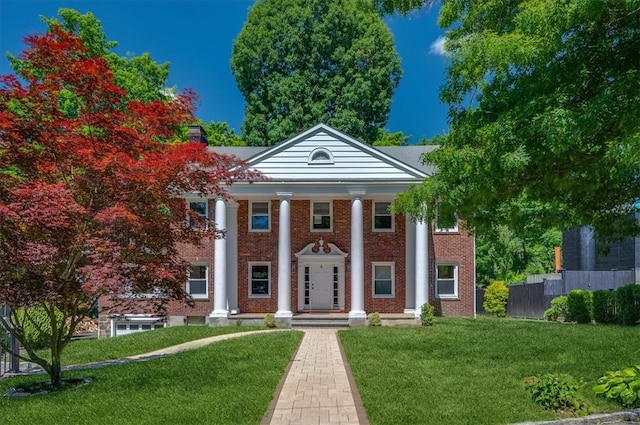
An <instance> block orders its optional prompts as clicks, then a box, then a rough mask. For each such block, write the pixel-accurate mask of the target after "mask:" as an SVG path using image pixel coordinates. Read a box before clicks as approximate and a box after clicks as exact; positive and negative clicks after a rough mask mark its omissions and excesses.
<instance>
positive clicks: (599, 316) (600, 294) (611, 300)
mask: <svg viewBox="0 0 640 425" xmlns="http://www.w3.org/2000/svg"><path fill="white" fill-rule="evenodd" d="M593 320H595V322H596V323H608V324H611V323H616V321H617V317H616V293H615V292H614V291H608V290H606V289H600V290H598V291H593Z"/></svg>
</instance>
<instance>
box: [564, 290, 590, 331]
mask: <svg viewBox="0 0 640 425" xmlns="http://www.w3.org/2000/svg"><path fill="white" fill-rule="evenodd" d="M567 306H568V309H569V317H570V318H571V320H573V321H576V322H578V323H591V321H592V320H593V294H592V293H591V291H586V290H584V289H574V290H573V291H571V292H569V295H567Z"/></svg>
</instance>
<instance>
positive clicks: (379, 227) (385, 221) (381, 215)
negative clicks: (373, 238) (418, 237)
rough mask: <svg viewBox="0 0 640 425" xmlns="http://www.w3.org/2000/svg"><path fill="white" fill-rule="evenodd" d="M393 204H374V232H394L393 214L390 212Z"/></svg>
mask: <svg viewBox="0 0 640 425" xmlns="http://www.w3.org/2000/svg"><path fill="white" fill-rule="evenodd" d="M390 208H391V202H377V201H374V202H373V231H374V232H390V231H393V214H392V213H391V211H390Z"/></svg>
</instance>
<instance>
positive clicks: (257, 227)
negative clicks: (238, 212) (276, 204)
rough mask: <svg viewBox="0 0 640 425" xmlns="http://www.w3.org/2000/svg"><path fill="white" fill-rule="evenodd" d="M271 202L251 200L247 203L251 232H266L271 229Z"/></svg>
mask: <svg viewBox="0 0 640 425" xmlns="http://www.w3.org/2000/svg"><path fill="white" fill-rule="evenodd" d="M270 209H271V203H270V202H268V201H265V202H251V203H250V205H249V215H250V217H249V230H250V231H252V232H268V231H269V230H271V220H270Z"/></svg>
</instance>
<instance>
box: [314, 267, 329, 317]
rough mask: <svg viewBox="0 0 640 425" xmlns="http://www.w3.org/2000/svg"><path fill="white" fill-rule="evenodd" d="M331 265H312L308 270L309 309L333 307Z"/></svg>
mask: <svg viewBox="0 0 640 425" xmlns="http://www.w3.org/2000/svg"><path fill="white" fill-rule="evenodd" d="M333 279H334V277H333V267H332V266H329V265H320V264H318V265H312V266H311V267H310V271H309V286H310V288H309V289H310V291H309V307H310V309H311V310H331V309H333Z"/></svg>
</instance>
